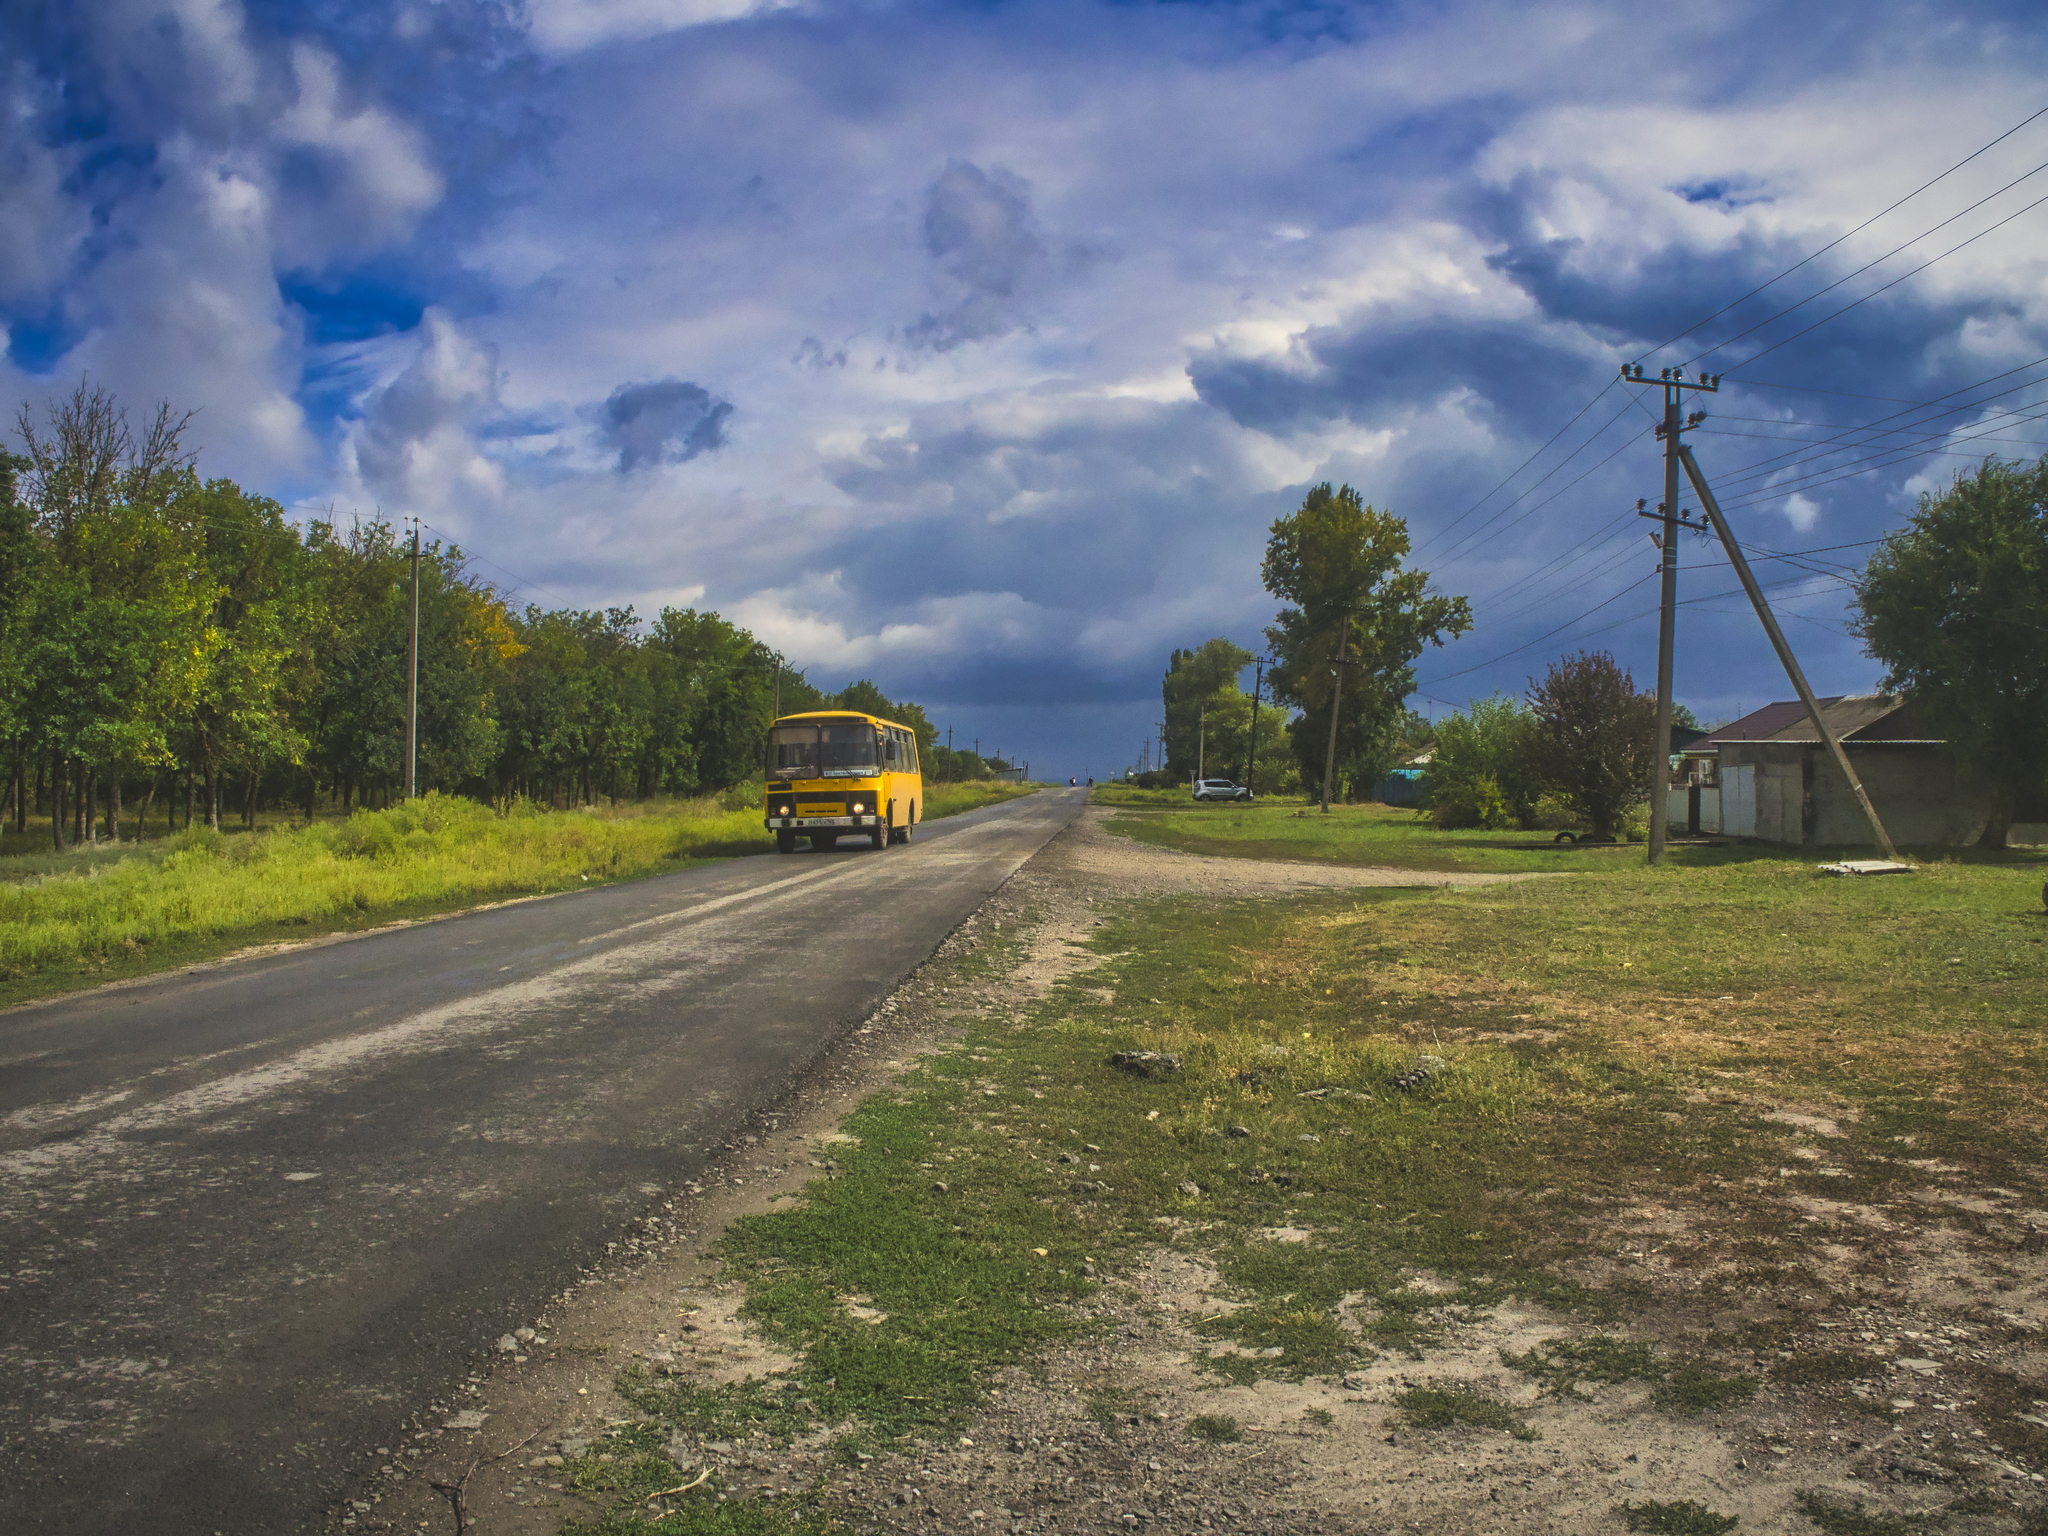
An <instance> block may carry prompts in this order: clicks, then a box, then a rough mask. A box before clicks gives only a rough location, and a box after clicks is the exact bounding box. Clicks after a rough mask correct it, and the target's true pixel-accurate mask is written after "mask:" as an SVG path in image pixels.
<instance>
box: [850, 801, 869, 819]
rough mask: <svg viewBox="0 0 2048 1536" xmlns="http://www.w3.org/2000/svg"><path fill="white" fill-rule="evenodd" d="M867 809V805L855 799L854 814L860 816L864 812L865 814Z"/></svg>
mask: <svg viewBox="0 0 2048 1536" xmlns="http://www.w3.org/2000/svg"><path fill="white" fill-rule="evenodd" d="M866 811H867V807H866V806H864V805H862V804H861V803H860V802H859V801H858V800H856V801H854V803H853V814H854V815H856V816H860V815H863V814H865V813H866Z"/></svg>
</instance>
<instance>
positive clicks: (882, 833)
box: [868, 827, 889, 848]
mask: <svg viewBox="0 0 2048 1536" xmlns="http://www.w3.org/2000/svg"><path fill="white" fill-rule="evenodd" d="M868 842H869V843H870V844H871V845H872V846H874V847H876V848H886V847H887V846H888V844H889V829H888V828H887V827H877V828H875V830H874V831H872V832H870V833H869V834H868Z"/></svg>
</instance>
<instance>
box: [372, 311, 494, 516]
mask: <svg viewBox="0 0 2048 1536" xmlns="http://www.w3.org/2000/svg"><path fill="white" fill-rule="evenodd" d="M420 332H421V334H420V346H419V352H418V354H417V355H416V356H415V357H414V358H413V360H412V362H411V363H410V364H409V365H408V366H407V367H406V369H405V371H404V372H403V373H401V374H399V375H398V377H397V378H395V379H393V380H392V381H391V382H390V383H389V384H387V385H385V386H384V387H383V388H382V389H380V390H377V391H376V392H375V393H373V394H372V395H371V396H370V398H369V400H368V401H367V403H366V409H365V412H364V415H363V420H362V422H361V424H360V425H359V426H358V427H357V429H356V430H355V431H354V432H353V433H352V434H351V442H350V447H351V449H352V452H353V457H354V462H355V468H356V473H357V474H358V475H359V476H360V479H361V483H362V485H363V487H364V489H365V490H366V491H367V492H368V493H369V494H370V495H372V496H373V497H375V498H377V499H378V500H379V501H380V502H382V503H383V504H384V505H385V506H386V507H387V508H388V509H389V510H394V511H405V512H413V513H417V514H419V515H420V516H423V517H427V518H437V517H443V516H447V515H449V514H451V513H454V512H459V511H461V510H464V509H473V508H475V507H477V506H478V505H479V504H484V505H489V504H492V503H495V502H497V501H498V500H499V499H500V498H501V497H502V496H503V494H504V490H505V473H504V470H503V469H502V468H501V467H500V466H499V465H498V464H497V463H496V462H494V461H493V460H492V459H491V458H489V457H487V456H486V455H485V454H484V453H483V451H482V450H481V449H480V448H479V446H478V443H477V438H476V436H475V429H476V428H478V427H481V426H483V425H486V424H487V423H489V422H490V421H491V420H492V418H494V417H495V416H497V415H498V414H499V412H500V410H501V409H502V405H501V400H500V373H499V366H498V351H497V348H496V347H494V346H492V345H491V344H490V343H488V342H479V341H476V340H473V339H472V338H470V337H468V336H466V335H464V334H463V332H462V329H461V327H460V326H458V325H457V324H456V323H455V321H454V320H452V319H451V318H449V316H448V315H446V314H444V313H443V312H442V311H440V310H437V309H430V310H428V311H427V312H426V315H425V318H424V319H423V320H422V321H421V325H420Z"/></svg>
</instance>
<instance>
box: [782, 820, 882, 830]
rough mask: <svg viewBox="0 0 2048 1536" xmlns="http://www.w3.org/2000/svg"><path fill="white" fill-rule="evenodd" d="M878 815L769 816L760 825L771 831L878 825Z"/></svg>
mask: <svg viewBox="0 0 2048 1536" xmlns="http://www.w3.org/2000/svg"><path fill="white" fill-rule="evenodd" d="M881 824H882V818H881V817H879V816H769V817H767V818H765V819H764V820H763V821H762V823H761V825H763V826H764V827H766V828H767V829H768V830H769V831H771V832H808V831H810V830H811V828H813V827H879V826H880V825H881Z"/></svg>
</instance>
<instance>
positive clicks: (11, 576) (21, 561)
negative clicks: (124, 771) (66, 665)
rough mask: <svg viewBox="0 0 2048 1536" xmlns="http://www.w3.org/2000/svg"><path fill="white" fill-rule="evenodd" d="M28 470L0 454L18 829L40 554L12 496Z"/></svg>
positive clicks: (6, 705) (24, 511) (5, 639)
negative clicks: (29, 660)
mask: <svg viewBox="0 0 2048 1536" xmlns="http://www.w3.org/2000/svg"><path fill="white" fill-rule="evenodd" d="M28 467H29V461H28V460H27V459H24V458H20V457H17V456H16V455H14V454H11V453H0V748H4V749H5V750H6V752H7V757H8V776H9V781H10V783H9V793H10V794H11V795H12V796H13V802H14V803H13V810H14V813H15V815H16V817H17V818H18V820H17V825H19V824H20V823H21V822H23V821H25V820H26V819H27V792H28V785H27V783H26V778H27V775H26V769H27V760H26V759H27V751H28V737H29V730H30V722H29V715H28V695H29V686H30V678H31V673H30V669H29V665H28V655H29V648H30V646H31V645H32V644H33V643H34V639H35V633H36V600H37V597H38V589H39V587H40V586H41V583H42V580H43V575H44V572H43V556H44V552H45V551H44V545H43V542H42V541H41V540H39V539H38V538H37V537H36V535H35V519H34V516H33V514H32V513H31V512H30V510H29V509H28V508H27V507H26V506H24V505H23V504H22V503H21V501H20V500H19V499H18V498H17V497H16V495H15V484H16V479H17V476H18V475H19V474H20V472H21V471H22V470H24V469H27V468H28Z"/></svg>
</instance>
